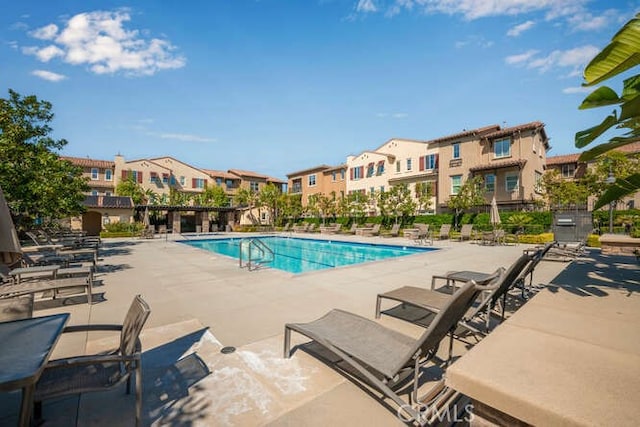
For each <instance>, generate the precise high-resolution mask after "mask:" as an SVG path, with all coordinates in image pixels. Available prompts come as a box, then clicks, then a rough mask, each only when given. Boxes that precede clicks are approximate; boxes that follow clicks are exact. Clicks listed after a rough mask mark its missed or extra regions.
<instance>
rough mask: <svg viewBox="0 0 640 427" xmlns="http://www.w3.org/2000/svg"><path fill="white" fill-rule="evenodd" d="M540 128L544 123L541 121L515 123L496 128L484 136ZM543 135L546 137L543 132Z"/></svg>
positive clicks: (504, 134) (490, 136)
mask: <svg viewBox="0 0 640 427" xmlns="http://www.w3.org/2000/svg"><path fill="white" fill-rule="evenodd" d="M540 128H541V129H543V130H544V123H542V122H529V123H524V124H521V125H517V126H511V127H508V128H502V129H498V130H496V131H495V132H491V133H489V134H487V135H485V136H484V137H485V138H487V139H490V138H500V137H501V136H506V135H511V134H514V133H516V132H519V131H523V130H535V129H540ZM545 137H546V134H545Z"/></svg>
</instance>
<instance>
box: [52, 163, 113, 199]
mask: <svg viewBox="0 0 640 427" xmlns="http://www.w3.org/2000/svg"><path fill="white" fill-rule="evenodd" d="M62 159H64V160H68V161H70V162H71V163H72V164H74V165H75V166H78V167H81V168H82V176H83V177H84V178H86V179H87V184H88V185H89V187H90V188H89V191H87V192H86V193H85V194H87V195H94V196H109V195H114V194H115V164H114V163H113V162H109V161H106V160H93V159H85V158H80V157H62ZM94 169H95V170H96V171H97V172H98V174H97V176H96V177H94V174H93V171H94ZM107 171H110V172H111V177H109V176H108V174H107Z"/></svg>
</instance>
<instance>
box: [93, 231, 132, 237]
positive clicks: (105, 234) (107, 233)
mask: <svg viewBox="0 0 640 427" xmlns="http://www.w3.org/2000/svg"><path fill="white" fill-rule="evenodd" d="M139 235H140V232H138V231H135V232H131V231H113V232H111V231H101V232H100V238H102V239H104V238H107V239H108V238H109V237H137V236H139Z"/></svg>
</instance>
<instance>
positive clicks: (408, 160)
mask: <svg viewBox="0 0 640 427" xmlns="http://www.w3.org/2000/svg"><path fill="white" fill-rule="evenodd" d="M407 170H408V171H410V170H411V159H410V158H409V159H407Z"/></svg>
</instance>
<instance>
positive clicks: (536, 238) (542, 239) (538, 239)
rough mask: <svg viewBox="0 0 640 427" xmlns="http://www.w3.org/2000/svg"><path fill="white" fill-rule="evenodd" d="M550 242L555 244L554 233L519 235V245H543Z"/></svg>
mask: <svg viewBox="0 0 640 427" xmlns="http://www.w3.org/2000/svg"><path fill="white" fill-rule="evenodd" d="M549 242H553V233H542V234H520V235H518V243H529V244H532V245H538V244H541V243H549Z"/></svg>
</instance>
